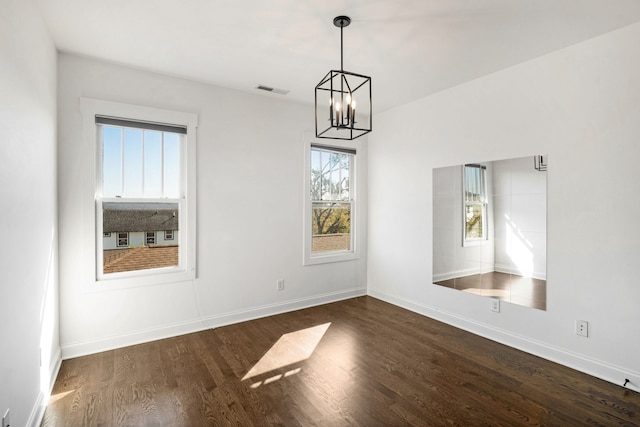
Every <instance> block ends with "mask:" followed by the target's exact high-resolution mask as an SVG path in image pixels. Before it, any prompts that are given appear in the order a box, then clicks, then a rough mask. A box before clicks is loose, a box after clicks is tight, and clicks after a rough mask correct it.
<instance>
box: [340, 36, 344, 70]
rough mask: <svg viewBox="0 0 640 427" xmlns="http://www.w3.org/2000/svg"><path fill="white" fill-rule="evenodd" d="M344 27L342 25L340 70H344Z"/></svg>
mask: <svg viewBox="0 0 640 427" xmlns="http://www.w3.org/2000/svg"><path fill="white" fill-rule="evenodd" d="M343 29H344V27H343V26H342V25H341V26H340V71H344V50H343V49H344V44H343V42H342V30H343Z"/></svg>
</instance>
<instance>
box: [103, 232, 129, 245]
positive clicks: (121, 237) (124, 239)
mask: <svg viewBox="0 0 640 427" xmlns="http://www.w3.org/2000/svg"><path fill="white" fill-rule="evenodd" d="M109 234H111V233H109ZM105 237H106V236H105ZM118 247H119V248H122V247H125V248H126V247H129V233H118Z"/></svg>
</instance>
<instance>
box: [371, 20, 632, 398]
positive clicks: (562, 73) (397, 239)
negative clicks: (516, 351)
mask: <svg viewBox="0 0 640 427" xmlns="http://www.w3.org/2000/svg"><path fill="white" fill-rule="evenodd" d="M639 39H640V24H634V25H632V26H629V27H626V28H623V29H621V30H618V31H615V32H611V33H608V34H605V35H603V36H600V37H598V38H595V39H592V40H588V41H586V42H583V43H580V44H578V45H575V46H572V47H569V48H566V49H563V50H560V51H557V52H554V53H552V54H549V55H546V56H543V57H540V58H538V59H535V60H532V61H529V62H526V63H523V64H520V65H518V66H515V67H512V68H509V69H505V70H503V71H500V72H497V73H494V74H491V75H488V76H486V77H483V78H481V79H478V80H476V81H472V82H469V83H467V84H464V85H461V86H458V87H455V88H452V89H449V90H446V91H443V92H440V93H438V94H435V95H433V96H430V97H427V98H423V99H421V100H419V101H417V102H414V103H411V104H408V105H405V106H402V107H399V108H396V109H393V110H390V111H387V112H384V113H382V114H379V115H378V116H376V118H375V122H376V123H375V132H373V133H372V134H371V136H370V138H369V153H368V155H369V181H368V182H369V232H368V239H369V247H368V256H369V258H368V274H367V277H368V292H369V293H370V294H371V295H373V296H377V297H381V298H383V299H385V300H387V301H390V302H394V303H396V304H399V305H402V306H405V307H407V308H410V309H413V310H415V311H418V312H421V313H424V314H426V315H428V316H432V317H435V318H438V319H442V320H444V321H446V322H449V323H452V324H455V325H457V326H460V327H463V328H465V329H468V330H472V331H474V332H476V333H479V334H482V335H485V336H487V337H490V338H492V339H495V340H498V341H502V342H505V343H508V344H509V345H512V346H515V347H518V348H522V349H525V350H527V351H530V352H533V353H536V354H539V355H542V356H543V357H547V358H550V359H552V360H556V361H559V362H561V363H563V364H566V365H569V366H573V367H575V368H577V369H580V370H583V371H586V372H589V373H591V374H593V375H596V376H599V377H602V378H605V379H608V380H610V381H612V382H615V383H618V384H622V383H623V381H624V378H629V379H630V380H631V381H632V384H631V387H633V388H634V389H636V390H640V387H639V386H640V357H638V354H640V344H639V342H638V340H637V331H638V325H640V310H638V305H637V304H638V301H640V286H638V268H637V265H638V259H640V246H639V244H638V239H636V238H635V234H636V231H635V224H636V223H637V212H638V211H639V210H640V201H639V200H640V199H639V198H638V191H639V188H638V185H639V184H638V183H639V182H640V172H639V171H640V168H638V158H639V157H640V144H639V143H638V136H639V135H640V82H639V80H638V76H639V75H640V44H638V43H637V41H638V40H639ZM536 153H547V154H548V155H549V170H548V172H547V178H548V247H547V250H548V260H547V281H548V282H547V283H548V293H547V297H548V305H547V311H541V310H535V309H530V308H526V307H522V306H518V305H514V304H503V305H502V312H501V313H493V312H491V310H490V303H489V300H488V299H485V298H482V297H479V296H476V295H471V294H467V293H464V292H457V291H455V290H451V289H448V288H444V287H440V286H434V285H432V284H431V276H432V229H431V223H432V211H431V198H432V173H431V170H432V168H434V167H441V166H447V165H453V164H462V163H465V162H472V161H481V160H483V159H487V160H491V159H499V158H511V157H522V156H529V155H533V154H536ZM576 319H583V320H587V321H589V322H590V337H588V338H583V337H579V336H577V335H576V334H575V332H574V328H575V327H574V322H575V320H576Z"/></svg>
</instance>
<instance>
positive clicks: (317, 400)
mask: <svg viewBox="0 0 640 427" xmlns="http://www.w3.org/2000/svg"><path fill="white" fill-rule="evenodd" d="M638 424H640V394H638V393H635V392H632V391H629V390H627V389H624V388H622V387H621V386H617V385H614V384H610V383H607V382H605V381H601V380H598V379H596V378H593V377H590V376H588V375H585V374H582V373H579V372H577V371H574V370H571V369H569V368H566V367H563V366H560V365H557V364H555V363H552V362H549V361H546V360H543V359H540V358H537V357H534V356H531V355H528V354H526V353H522V352H520V351H518V350H514V349H512V348H509V347H506V346H503V345H500V344H497V343H495V342H492V341H489V340H487V339H484V338H481V337H478V336H475V335H473V334H470V333H467V332H464V331H462V330H459V329H456V328H454V327H451V326H448V325H445V324H442V323H439V322H436V321H434V320H431V319H428V318H425V317H423V316H420V315H418V314H415V313H412V312H410V311H407V310H404V309H402V308H398V307H395V306H393V305H390V304H387V303H385V302H382V301H380V300H377V299H374V298H371V297H361V298H355V299H351V300H347V301H342V302H337V303H333V304H327V305H324V306H320V307H314V308H310V309H306V310H300V311H295V312H292V313H287V314H282V315H278V316H272V317H268V318H264V319H258V320H253V321H250V322H244V323H240V324H236V325H231V326H226V327H221V328H217V329H212V330H207V331H203V332H199V333H194V334H189V335H183V336H179V337H175V338H169V339H165V340H160V341H154V342H150V343H147V344H141V345H136V346H132V347H126V348H121V349H117V350H112V351H106V352H103V353H99V354H94V355H90V356H85V357H79V358H76V359H71V360H65V361H64V362H63V363H62V367H61V370H60V374H59V376H58V379H57V381H56V383H55V386H54V390H53V395H52V397H51V401H50V403H49V405H48V407H47V410H46V413H45V416H44V420H43V422H42V426H227V425H237V426H252V425H255V426H267V425H283V426H298V425H302V426H314V425H317V426H345V425H353V426H451V425H457V426H520V425H534V426H582V425H600V426H633V425H638Z"/></svg>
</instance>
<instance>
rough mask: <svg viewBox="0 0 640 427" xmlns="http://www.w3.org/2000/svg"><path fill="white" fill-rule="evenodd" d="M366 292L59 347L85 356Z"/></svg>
mask: <svg viewBox="0 0 640 427" xmlns="http://www.w3.org/2000/svg"><path fill="white" fill-rule="evenodd" d="M366 294H367V291H366V289H365V288H362V289H353V290H348V291H339V292H331V293H327V294H321V295H315V296H312V297H307V298H299V299H295V300H288V301H284V302H281V303H276V304H269V305H263V306H259V307H253V308H249V309H246V310H239V311H234V312H227V313H221V314H218V315H213V316H205V317H202V318H197V319H193V320H190V321H187V322H182V323H175V324H170V325H162V326H160V327H158V328H153V329H146V330H138V331H133V332H130V333H127V334H122V335H117V336H112V337H103V338H99V339H95V340H90V341H83V342H76V343H71V344H65V345H63V346H62V359H63V360H64V359H71V358H74V357H79V356H85V355H88V354H94V353H99V352H101V351H107V350H113V349H116V348H121V347H127V346H130V345H136V344H141V343H145V342H149V341H155V340H159V339H164V338H170V337H175V336H178V335H184V334H189V333H193V332H198V331H202V330H205V329H211V328H217V327H220V326H225V325H230V324H233V323H239V322H245V321H247V320H253V319H258V318H261V317H266V316H273V315H275V314H281V313H286V312H288V311H294V310H300V309H303V308H308V307H313V306H316V305H321V304H327V303H331V302H336V301H341V300H345V299H349V298H354V297H357V296H364V295H366Z"/></svg>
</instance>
